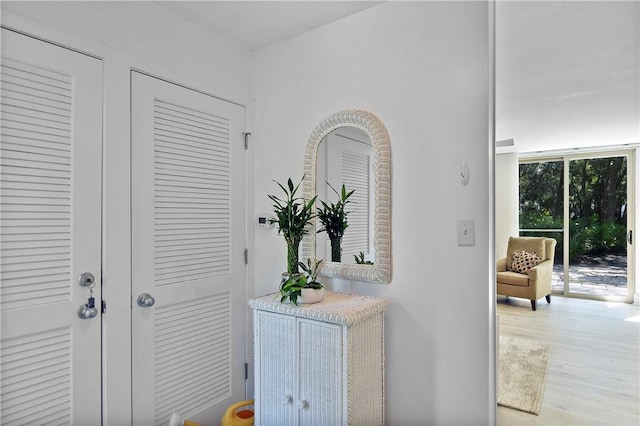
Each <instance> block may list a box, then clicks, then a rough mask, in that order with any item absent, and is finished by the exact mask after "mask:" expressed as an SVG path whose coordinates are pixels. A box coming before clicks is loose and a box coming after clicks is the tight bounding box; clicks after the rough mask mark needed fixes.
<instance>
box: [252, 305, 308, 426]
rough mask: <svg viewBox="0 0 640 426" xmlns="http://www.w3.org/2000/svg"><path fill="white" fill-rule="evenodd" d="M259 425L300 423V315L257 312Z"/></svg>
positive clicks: (257, 422)
mask: <svg viewBox="0 0 640 426" xmlns="http://www.w3.org/2000/svg"><path fill="white" fill-rule="evenodd" d="M255 322H256V324H255V330H256V336H255V348H256V359H255V362H256V373H257V374H256V377H255V380H256V384H255V386H256V391H255V393H256V400H257V401H260V404H257V405H256V407H255V408H256V424H259V425H280V426H287V425H295V424H297V414H298V408H297V405H294V404H297V399H296V394H297V375H296V369H297V359H296V353H297V350H296V348H297V343H296V318H295V317H292V316H286V315H278V314H271V313H267V312H263V311H256V313H255Z"/></svg>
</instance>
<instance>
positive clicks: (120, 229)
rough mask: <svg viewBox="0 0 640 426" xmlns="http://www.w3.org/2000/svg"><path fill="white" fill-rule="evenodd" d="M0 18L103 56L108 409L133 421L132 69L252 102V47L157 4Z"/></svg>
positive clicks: (36, 6) (14, 9) (51, 8)
mask: <svg viewBox="0 0 640 426" xmlns="http://www.w3.org/2000/svg"><path fill="white" fill-rule="evenodd" d="M2 24H3V25H6V26H8V27H11V28H14V29H19V30H21V31H22V32H25V33H28V34H31V35H35V36H38V37H41V38H44V39H46V40H49V41H53V42H56V43H59V44H62V45H65V46H69V47H71V48H74V49H78V50H81V51H84V52H87V53H90V54H92V55H95V56H98V57H101V58H102V59H103V64H104V93H105V96H104V102H105V103H104V133H103V134H104V139H103V164H105V165H108V167H105V168H104V175H103V183H104V188H103V197H104V198H103V199H104V204H103V221H104V222H103V223H104V226H103V281H102V287H103V297H104V299H105V300H106V301H107V314H106V315H105V316H104V317H103V326H104V333H103V337H104V342H105V360H104V362H105V364H104V365H105V368H106V370H107V372H108V375H107V376H106V381H105V382H104V384H103V386H104V394H105V406H104V410H105V411H104V413H105V424H110V425H124V424H129V423H130V422H131V275H130V271H131V253H130V226H131V225H130V206H129V195H130V192H129V190H130V181H129V169H130V156H129V152H130V139H129V138H130V135H129V104H130V97H129V84H130V83H129V74H130V70H131V68H136V69H139V70H143V71H146V72H150V73H153V74H155V75H158V76H160V77H163V78H166V79H169V80H172V81H176V82H179V83H181V84H184V85H187V86H190V87H194V88H197V89H199V90H202V91H205V92H209V93H212V94H215V95H217V96H220V97H223V98H227V99H230V100H233V101H235V102H237V103H241V104H244V105H249V104H250V103H251V102H250V99H251V97H250V87H251V79H250V69H249V68H250V65H251V63H250V57H249V52H248V51H245V50H244V49H241V48H239V47H237V46H234V45H232V44H230V43H229V42H227V41H224V40H222V39H220V38H216V37H215V36H214V35H213V34H211V33H210V32H207V31H205V30H203V29H202V28H200V27H198V26H195V25H193V24H191V23H189V22H187V21H185V20H182V19H180V18H178V17H176V16H175V15H173V14H171V13H169V12H167V11H166V10H164V9H163V8H161V7H158V6H157V5H154V4H153V3H151V2H2ZM96 167H99V165H96Z"/></svg>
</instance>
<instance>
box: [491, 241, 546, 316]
mask: <svg viewBox="0 0 640 426" xmlns="http://www.w3.org/2000/svg"><path fill="white" fill-rule="evenodd" d="M556 244H557V241H556V240H554V239H553V238H545V237H510V238H509V244H508V246H507V256H506V257H505V258H502V259H499V260H498V262H497V265H496V279H497V287H498V294H500V295H502V296H513V297H522V298H525V299H529V300H530V301H531V309H533V310H534V311H535V310H536V301H537V300H538V299H540V298H541V297H542V296H545V297H546V299H547V303H551V276H552V273H553V256H554V254H555V250H556Z"/></svg>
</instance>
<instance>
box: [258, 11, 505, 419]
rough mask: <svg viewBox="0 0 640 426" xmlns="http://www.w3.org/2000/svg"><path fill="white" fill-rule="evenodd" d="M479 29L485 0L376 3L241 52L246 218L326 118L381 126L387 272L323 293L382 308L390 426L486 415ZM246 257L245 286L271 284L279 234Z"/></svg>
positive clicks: (281, 257)
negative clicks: (249, 185) (462, 225)
mask: <svg viewBox="0 0 640 426" xmlns="http://www.w3.org/2000/svg"><path fill="white" fill-rule="evenodd" d="M489 27H490V20H489V5H488V4H487V3H486V2H476V1H472V2H386V3H383V4H381V5H378V6H375V7H373V8H370V9H367V10H365V11H363V12H361V13H358V14H356V15H352V16H350V17H347V18H345V19H342V20H340V21H338V22H335V23H333V24H330V25H327V26H324V27H321V28H319V29H318V30H315V31H313V32H311V33H307V34H304V35H302V36H300V37H297V38H294V39H291V40H288V41H285V42H283V43H280V44H277V45H274V46H271V47H269V48H265V49H262V50H260V51H257V52H255V53H254V64H253V69H254V80H253V93H254V95H255V127H254V130H253V137H252V139H253V141H254V144H255V152H254V155H255V158H256V164H255V208H256V210H255V212H256V213H259V212H268V211H270V203H269V200H268V198H267V194H269V193H277V191H279V189H278V187H277V186H276V184H275V183H273V182H272V179H275V180H277V181H280V182H284V181H286V179H287V177H289V176H290V177H292V178H293V179H294V180H299V179H300V178H301V176H302V170H303V157H304V149H305V144H306V141H307V139H308V137H309V135H310V133H311V131H312V129H313V128H314V127H315V125H316V124H317V123H318V122H319V121H321V120H322V119H323V118H325V117H326V116H328V115H329V114H331V113H333V112H336V111H339V110H344V109H353V108H355V109H365V110H368V111H371V112H373V113H374V114H376V115H377V116H378V117H379V118H380V119H381V120H382V121H383V122H384V123H385V126H386V127H387V130H388V132H389V135H390V138H391V158H392V204H393V206H392V221H393V225H392V226H393V227H392V240H393V242H392V246H393V249H392V251H393V280H392V282H391V284H388V285H381V284H369V283H361V282H345V281H337V280H336V281H333V282H331V284H330V287H331V288H333V289H334V290H339V291H348V292H356V293H362V294H369V295H375V296H381V297H385V298H387V299H389V301H390V303H391V305H390V308H389V310H388V313H387V316H386V320H387V322H386V337H385V338H386V354H385V356H386V375H385V385H386V395H387V403H386V417H387V423H388V424H391V425H406V424H439V425H442V424H488V423H491V422H493V421H495V399H493V398H494V395H495V383H494V381H495V372H494V371H493V370H492V368H493V367H492V366H493V362H494V361H493V355H492V354H493V351H494V350H495V347H493V348H492V345H494V343H495V340H494V338H495V336H494V332H493V329H494V323H493V321H492V320H491V319H490V318H491V317H492V316H493V313H494V305H493V300H494V296H493V295H494V293H495V288H494V284H493V282H492V280H491V278H490V277H491V276H492V271H493V269H494V265H493V253H494V248H493V235H492V234H490V233H492V232H493V229H492V226H491V225H490V224H491V223H492V220H491V218H490V211H491V209H492V206H489V203H490V200H491V194H492V190H491V191H490V185H492V180H491V178H490V168H489V166H490V164H491V162H492V161H493V150H492V149H491V148H490V142H489V139H490V136H489V134H490V128H489V121H490V120H489V119H488V117H490V105H489V104H490V69H491V63H490V57H491V53H492V52H491V51H490V49H489V44H490V42H489V40H490V28H489ZM491 143H492V142H491ZM463 160H466V161H467V162H468V163H469V168H470V172H471V180H470V182H469V184H468V185H467V186H463V185H462V184H461V182H460V178H459V166H460V163H461V162H462V161H463ZM491 202H492V201H491ZM456 219H475V227H476V246H475V247H459V246H457V244H456V222H455V221H456ZM255 257H256V262H255V265H256V266H255V291H256V294H266V293H272V292H275V291H277V289H278V284H279V277H280V274H281V273H282V272H283V271H284V270H285V268H286V246H285V243H284V239H283V238H282V237H281V236H278V235H277V234H276V231H275V230H272V231H263V230H256V231H255Z"/></svg>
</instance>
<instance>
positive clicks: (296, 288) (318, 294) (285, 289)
mask: <svg viewBox="0 0 640 426" xmlns="http://www.w3.org/2000/svg"><path fill="white" fill-rule="evenodd" d="M321 264H322V260H317V259H314V260H313V261H312V260H311V259H307V263H306V264H305V263H304V262H299V263H298V266H299V267H300V268H301V269H302V270H303V271H304V273H293V274H290V275H289V276H288V277H287V278H286V279H283V280H282V283H281V284H280V302H281V303H284V302H286V301H287V299H289V300H290V301H291V303H293V304H294V305H297V304H298V302H300V303H317V302H319V301H321V300H322V299H323V298H324V294H325V289H324V286H323V285H322V284H320V283H319V282H318V281H317V279H318V272H319V267H320V265H321Z"/></svg>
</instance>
